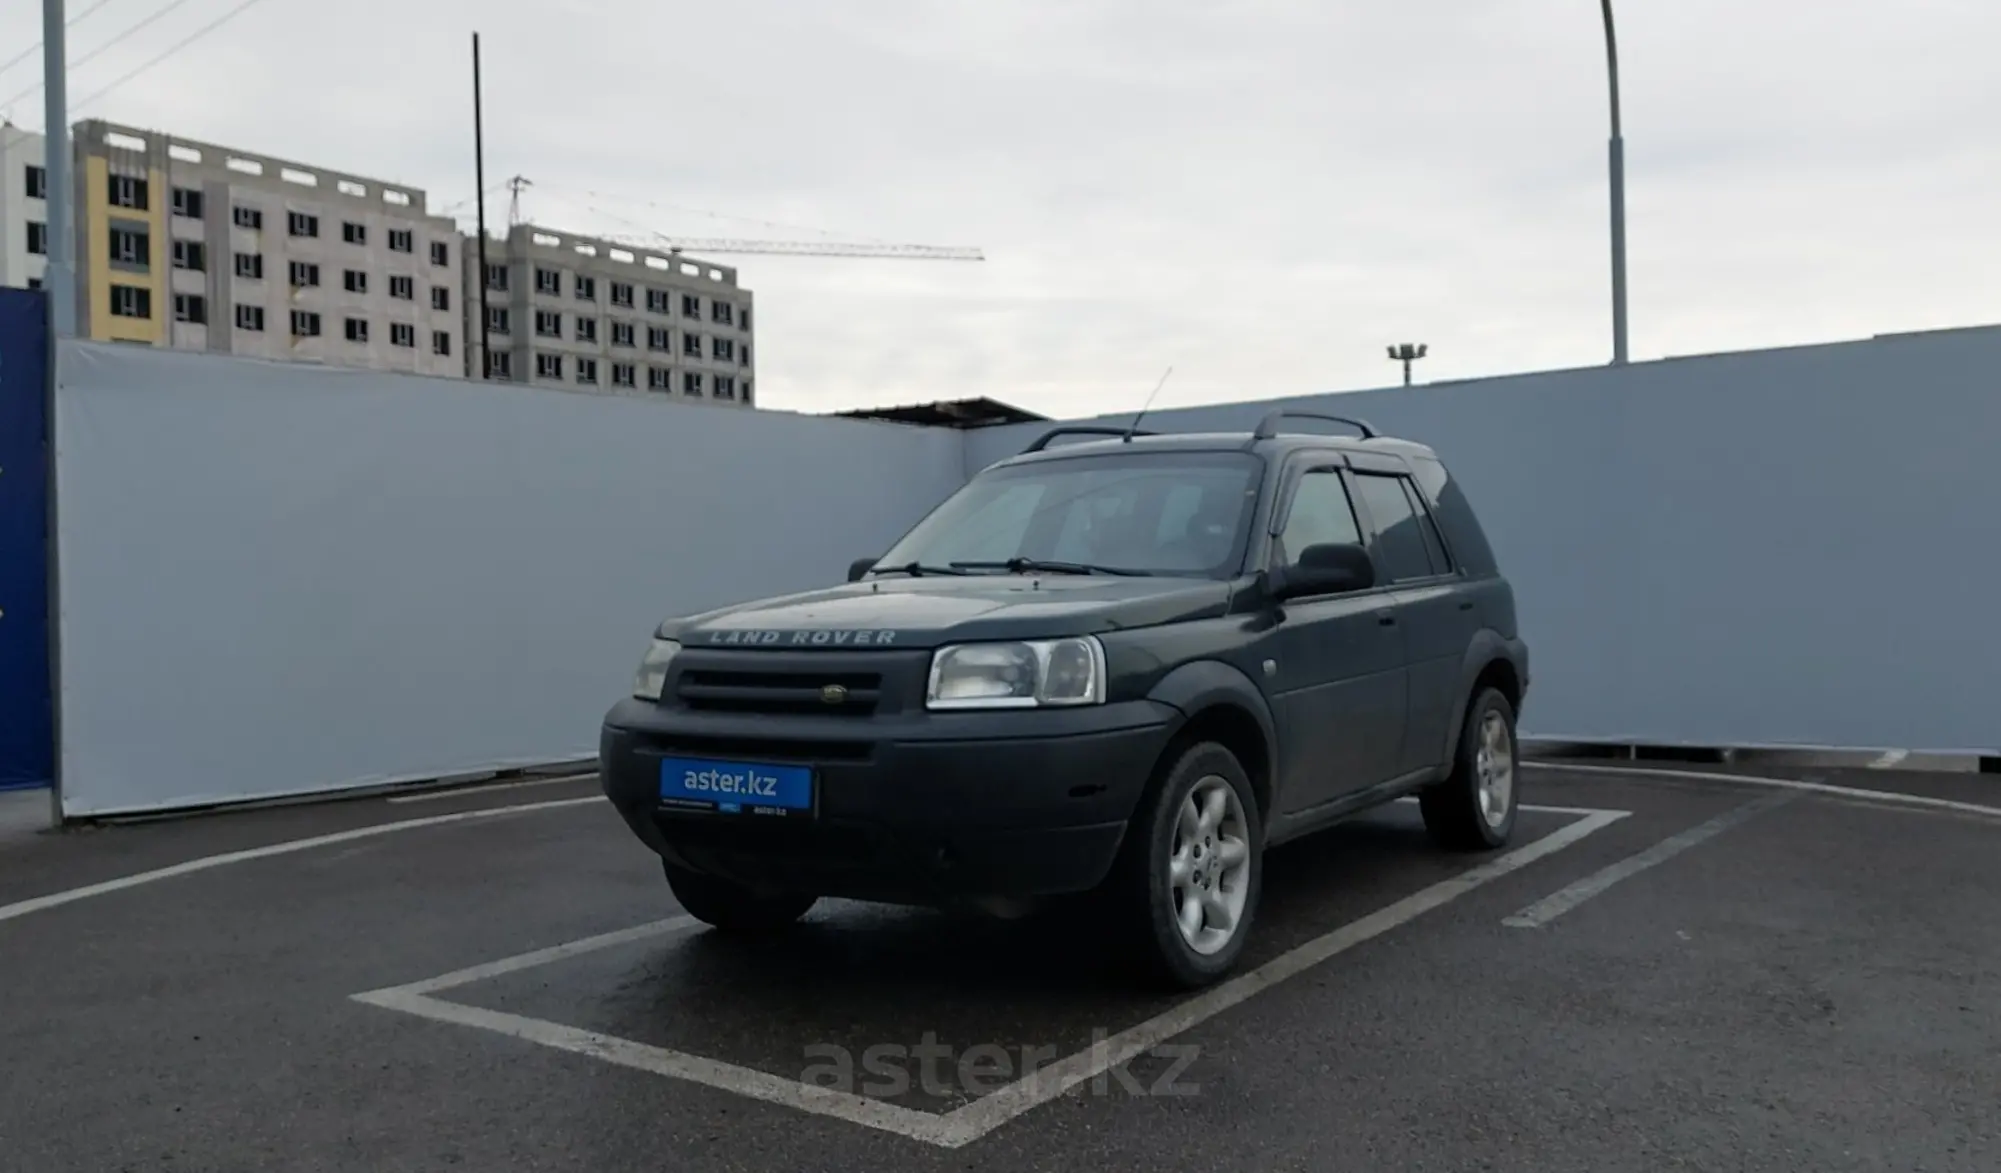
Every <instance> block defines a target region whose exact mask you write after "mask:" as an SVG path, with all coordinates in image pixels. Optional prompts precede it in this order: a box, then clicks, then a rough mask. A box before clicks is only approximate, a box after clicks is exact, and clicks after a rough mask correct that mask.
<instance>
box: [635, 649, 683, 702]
mask: <svg viewBox="0 0 2001 1173" xmlns="http://www.w3.org/2000/svg"><path fill="white" fill-rule="evenodd" d="M680 650H681V645H680V644H677V643H675V642H674V641H673V640H671V639H655V640H654V641H653V646H651V647H649V648H647V649H646V657H645V658H644V659H642V660H640V661H639V672H638V674H637V675H635V676H634V677H633V679H632V695H633V696H635V697H637V698H639V699H640V700H643V701H657V700H659V699H660V693H661V691H662V690H664V689H665V688H666V687H667V665H669V664H671V663H673V661H674V654H675V653H676V652H679V651H680Z"/></svg>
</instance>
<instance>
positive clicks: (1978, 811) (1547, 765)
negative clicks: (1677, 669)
mask: <svg viewBox="0 0 2001 1173" xmlns="http://www.w3.org/2000/svg"><path fill="white" fill-rule="evenodd" d="M1522 765H1523V766H1525V767H1527V768H1529V769H1533V770H1553V771H1556V772H1558V773H1564V774H1613V775H1618V776H1620V777H1627V778H1680V779H1682V780H1684V781H1688V780H1693V781H1697V782H1736V783H1738V784H1739V785H1745V786H1776V787H1778V788H1780V789H1782V790H1806V791H1811V792H1813V793H1815V794H1826V795H1830V796H1832V797H1835V798H1857V799H1861V800H1863V801H1865V802H1875V803H1887V804H1889V805H1891V806H1913V807H1923V808H1925V809H1927V810H1940V811H1952V812H1954V813H1956V814H1963V815H1982V816H1984V817H1986V818H1990V819H2001V806H1982V805H1980V804H1979V803H1977V802H1957V801H1955V800H1953V799H1950V798H1933V797H1932V796H1930V795H1928V794H1901V793H1899V792H1897V791H1895V790H1865V789H1863V788H1861V787H1859V786H1836V785H1834V784H1833V783H1830V782H1807V781H1804V780H1802V779H1799V778H1772V777H1767V776H1765V775H1763V774H1722V773H1717V772H1715V771H1713V770H1659V769H1650V768H1648V767H1645V766H1586V765H1572V764H1571V763H1569V762H1523V763H1522ZM1523 809H1525V810H1526V809H1527V808H1526V807H1524V808H1523Z"/></svg>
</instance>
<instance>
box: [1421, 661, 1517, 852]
mask: <svg viewBox="0 0 2001 1173" xmlns="http://www.w3.org/2000/svg"><path fill="white" fill-rule="evenodd" d="M1521 776H1522V767H1521V759H1520V754H1519V752H1518V750H1517V749H1516V741H1515V708H1514V706H1513V705H1511V704H1509V703H1508V698H1507V697H1506V696H1504V695H1502V694H1501V691H1500V690H1499V689H1495V688H1483V689H1481V690H1480V691H1479V692H1477V693H1475V694H1474V695H1473V701H1472V704H1470V705H1469V706H1468V707H1467V709H1466V724H1465V727H1464V728H1462V729H1460V731H1459V747H1458V751H1457V753H1455V754H1454V756H1453V761H1452V774H1451V776H1450V777H1448V778H1446V780H1445V781H1443V782H1440V783H1437V784H1436V785H1434V786H1431V787H1429V788H1427V789H1425V790H1424V791H1422V792H1421V793H1420V794H1419V795H1418V804H1419V806H1420V807H1421V809H1422V810H1423V811H1424V827H1425V830H1427V831H1429V832H1431V837H1432V839H1433V840H1435V841H1436V842H1437V843H1438V845H1439V846H1441V847H1444V848H1447V849H1448V850H1451V851H1491V850H1493V849H1494V848H1497V847H1500V846H1501V845H1503V844H1505V843H1506V842H1507V841H1508V837H1509V836H1510V835H1512V834H1514V830H1515V815H1516V814H1517V812H1518V811H1519V810H1520V802H1519V797H1518V796H1519V794H1520V790H1521V787H1520V785H1519V784H1520V781H1521Z"/></svg>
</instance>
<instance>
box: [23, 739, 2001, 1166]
mask: <svg viewBox="0 0 2001 1173" xmlns="http://www.w3.org/2000/svg"><path fill="white" fill-rule="evenodd" d="M1720 772H1721V771H1718V770H1715V769H1701V770H1695V771H1692V772H1690V771H1683V772H1682V775H1681V776H1662V775H1629V774H1621V773H1612V772H1605V771H1601V770H1591V771H1589V772H1584V771H1581V770H1577V769H1574V768H1571V767H1569V766H1558V767H1554V768H1537V769H1534V770H1531V771H1529V772H1527V774H1526V778H1525V796H1524V801H1525V802H1528V803H1530V804H1534V805H1535V806H1536V807H1538V808H1541V809H1536V810H1531V811H1526V812H1525V813H1524V815H1523V817H1522V820H1521V823H1520V826H1519V828H1518V832H1517V838H1516V840H1515V842H1514V843H1512V844H1511V845H1510V846H1509V848H1507V849H1504V850H1503V851H1500V852H1495V853H1490V854H1487V855H1482V856H1473V857H1465V856H1454V855H1449V854H1446V853H1443V852H1440V851H1439V850H1437V849H1435V848H1433V847H1432V846H1431V845H1430V844H1429V842H1428V841H1427V840H1426V838H1425V836H1424V834H1423V832H1422V829H1421V827H1420V825H1419V823H1418V819H1417V815H1416V812H1415V810H1413V809H1411V808H1410V807H1409V806H1408V805H1399V806H1395V807H1391V808H1388V809H1386V810H1383V811H1380V812H1377V813H1375V814H1373V815H1370V816H1368V817H1366V818H1364V819H1362V820H1359V821H1357V822H1355V823H1352V824H1349V825H1346V826H1343V827H1339V828H1336V829H1334V830H1332V831H1329V832H1327V833H1325V834H1322V835H1320V836H1316V837H1313V838H1309V839H1307V840H1303V841H1300V842H1297V843H1294V844H1290V845H1287V846H1286V847H1284V848H1281V849H1279V850H1278V851H1276V852H1274V853H1273V855H1272V856H1271V858H1270V860H1269V865H1268V870H1267V876H1266V893H1265V897H1266V898H1265V903H1264V907H1263V909H1262V911H1261V913H1260V915H1259V920H1258V923H1257V925H1256V934H1257V935H1256V939H1255V940H1254V942H1253V946H1252V948H1251V950H1250V952H1249V954H1248V955H1247V957H1246V958H1245V964H1244V968H1243V970H1242V971H1241V976H1240V977H1238V978H1236V979H1235V980H1233V981H1231V982H1229V983H1227V984H1225V985H1224V986H1221V987H1217V988H1215V989H1212V990H1211V991H1208V992H1206V993H1203V994H1200V995H1196V996H1188V995H1181V996H1166V995H1162V994H1160V993H1157V992H1148V991H1143V990H1136V989H1134V988H1133V987H1132V986H1131V985H1130V984H1129V983H1128V982H1127V980H1126V978H1125V975H1124V973H1123V972H1122V971H1121V970H1119V969H1118V968H1117V967H1116V966H1113V965H1111V964H1109V963H1108V961H1107V959H1106V957H1105V954H1104V949H1103V947H1102V944H1101V942H1100V940H1099V938H1098V936H1097V935H1096V934H1095V933H1093V931H1092V930H1091V926H1090V924H1089V922H1088V921H1084V920H1079V919H1077V918H1075V917H1071V916H1067V915H1064V914H1061V913H1055V914H1050V915H1045V916H1038V917H1031V918H1029V919H1026V920H1022V921H1017V922H1008V923H1002V922H992V921H986V920H980V919H974V918H969V917H955V916H946V915H942V914H936V913H929V912H922V911H912V910H901V909H893V908H885V907H881V906H869V905H861V904H853V903H846V902H823V904H822V905H821V906H819V907H818V908H816V909H815V910H814V912H813V913H812V914H811V915H810V916H809V917H808V919H807V921H806V922H805V923H804V924H802V925H800V926H799V927H798V928H797V930H796V931H793V932H791V933H788V934H784V935H781V936H779V937H775V938H772V939H770V940H765V941H759V942H731V941H727V940H720V939H718V938H716V937H715V936H713V935H711V934H709V933H707V932H705V931H703V930H701V929H700V928H699V927H697V926H691V925H689V924H687V923H686V922H685V918H683V917H682V916H681V915H680V914H679V910H678V909H676V908H675V906H674V905H673V902H672V900H671V898H670V896H669V894H668V892H667V890H666V887H665V884H664V882H663V881H662V879H661V877H660V872H659V868H658V866H657V863H656V862H655V861H654V860H653V858H652V857H651V856H650V855H648V854H647V853H646V851H645V850H644V849H643V848H641V847H640V846H639V845H638V844H637V843H636V842H635V841H633V840H632V838H631V837H630V835H629V833H628V832H627V831H626V829H625V828H624V826H623V825H622V824H621V823H620V822H619V820H618V819H617V817H616V816H615V815H614V814H613V812H612V811H611V809H610V807H609V806H608V805H607V804H605V803H604V802H603V801H602V800H600V799H597V798H596V797H595V795H596V792H595V790H594V786H595V783H594V782H591V781H589V780H585V781H578V782H568V783H554V784H541V785H538V786H535V787H533V788H525V789H509V790H492V791H479V790H473V791H466V792H463V793H459V794H454V795H451V796H447V797H439V798H432V799H426V800H424V801H419V802H405V803H392V802H389V801H386V800H383V799H369V800H360V801H351V802H342V803H329V804H326V805H321V806H304V807H291V808H286V809H281V810H266V811H254V812H241V813H234V814H223V815H215V816H209V817H203V818H197V819H189V820H184V821H166V822H157V823H150V824H145V825H137V826H120V827H104V828H98V829H94V830H89V831H83V832H66V833H45V834H38V835H28V836H23V835H18V834H16V835H12V836H10V837H9V838H8V839H7V840H6V841H5V842H4V843H0V1054H4V1055H5V1056H6V1063H5V1067H4V1070H5V1072H6V1075H7V1079H6V1081H5V1087H6V1091H5V1094H4V1095H0V1168H7V1169H17V1168H18V1169H22V1170H32V1171H36V1173H40V1171H43V1170H48V1171H57V1170H89V1171H92V1173H97V1171H112V1170H134V1171H138V1170H145V1171H149V1173H150V1171H156V1170H203V1171H222V1170H239V1169H241V1170H250V1169H257V1170H268V1169H301V1170H334V1169H340V1170H349V1169H368V1170H371V1171H383V1173H388V1171H392V1170H438V1169H455V1168H466V1169H479V1170H482V1171H505V1170H591V1171H594V1173H620V1171H624V1170H655V1169H662V1168H671V1169H674V1170H676V1171H677V1173H681V1171H686V1173H710V1171H715V1173H720V1171H724V1170H732V1171H734V1170H755V1171H759V1173H764V1171H771V1173H778V1171H781V1170H782V1171H785V1173H790V1171H792V1170H796V1169H814V1170H828V1171H833V1170H856V1171H861V1170H869V1171H871V1173H873V1171H875V1170H879V1169H882V1168H885V1167H888V1168H896V1169H899V1170H903V1169H912V1170H932V1169H935V1170H941V1171H942V1170H948V1169H949V1170H967V1169H972V1170H992V1171H995V1173H1017V1171H1021V1173H1026V1171H1029V1170H1067V1169H1072V1168H1103V1169H1142V1168H1143V1169H1148V1170H1160V1169H1194V1170H1200V1169H1218V1170H1232V1171H1234V1170H1241V1169H1272V1170H1282V1169H1314V1170H1324V1169H1350V1168H1352V1169H1375V1168H1384V1169H1399V1170H1424V1169H1437V1170H1464V1169H1489V1170H1508V1171H1514V1170H1520V1171H1523V1173H1528V1171H1531V1170H1532V1171H1535V1173H1561V1171H1566V1170H1579V1171H1586V1170H1588V1171H1591V1173H1610V1171H1619V1170H1656V1169H1662V1168H1693V1169H1725V1168H1727V1169H1732V1170H1762V1169H1774V1170H1777V1169H1785V1170H1794V1169H1813V1170H1817V1171H1819V1170H1846V1169H1858V1170H1859V1169H1882V1168H1898V1169H1926V1170H1941V1171H1943V1170H1968V1171H1974V1170H1979V1171H1981V1173H1986V1171H1987V1170H1991V1169H1992V1168H1993V1167H1994V1160H1993V1154H1994V1153H1995V1152H1996V1151H1997V1148H2001V1119H1997V1117H1995V1115H1994V1113H1993V1112H1992V1104H1993V1094H1994V1089H1995V1088H1996V1087H2001V917H1996V916H1995V915H1994V914H1993V893H1994V892H1995V891H1996V890H1997V889H2001V817H1989V816H1983V815H1980V814H1978V813H1975V812H1970V811H1967V810H1964V809H1948V808H1943V807H1939V806H1937V805H1936V804H1934V805H1932V806H1913V805H1910V804H1908V803H1900V802H1898V801H1896V800H1895V799H1893V798H1892V799H1885V798H1880V797H1879V798H1873V799H1867V800H1856V799H1853V798H1852V797H1849V796H1843V795H1840V794H1834V793H1829V792H1826V791H1819V790H1801V789H1797V788H1792V789H1788V788H1784V787H1771V786H1761V785H1756V784H1751V783H1745V782H1737V781H1730V780H1726V779H1724V778H1721V777H1709V776H1707V775H1711V774H1718V773H1720ZM1855 774H1856V775H1858V776H1855V777H1850V776H1848V775H1846V774H1844V775H1842V776H1841V777H1839V779H1838V780H1837V779H1835V778H1833V777H1831V776H1830V775H1828V774H1826V773H1821V774H1801V775H1798V777H1799V778H1800V779H1801V780H1805V781H1817V782H1822V783H1827V784H1838V785H1841V786H1850V787H1857V788H1862V789H1867V790H1873V791H1881V792H1885V793H1887V794H1891V795H1897V794H1910V795H1919V796H1925V797H1947V798H1949V799H1950V800H1951V801H1954V802H1959V803H1962V804H1967V805H1987V806H1993V807H1997V808H2001V788H1997V787H1995V785H1994V781H1993V779H1991V778H1987V779H1983V778H1981V777H1980V776H1978V775H1971V776H1965V777H1961V778H1958V779H1953V780H1946V781H1941V780H1940V779H1938V778H1934V777H1928V776H1921V775H1915V774H1900V773H1897V772H1895V771H1882V770H1870V771H1856V772H1855ZM503 808H511V809H503ZM461 816H463V817H461ZM411 820H425V821H423V822H421V823H413V822H411ZM305 839H312V840H314V842H311V843H308V844H306V845H304V846H296V845H297V844H298V842H299V841H300V840H305ZM288 845H292V846H288ZM259 851H263V852H264V853H263V854H256V853H257V852H259ZM229 853H235V858H233V859H230V860H225V861H217V857H218V856H222V855H225V854H229ZM246 853H247V854H246ZM190 863H194V864H196V866H194V867H192V868H189V867H185V866H183V865H188V864H190ZM174 868H179V869H180V870H176V871H171V872H169V873H168V874H165V875H160V876H158V878H153V879H146V880H142V881H140V882H136V883H128V884H123V885H122V886H120V880H121V878H123V877H131V876H134V875H139V874H143V873H148V872H154V871H156V870H158V869H174ZM85 885H103V886H104V887H102V888H101V889H100V890H97V891H95V892H92V893H87V894H82V895H78V894H76V891H75V890H76V889H78V888H79V887H81V886H85ZM65 894H69V895H67V896H65ZM52 896H54V897H59V898H62V899H61V900H59V901H56V902H51V901H49V900H47V899H45V898H48V897H52ZM31 900H33V901H39V903H37V904H33V905H24V904H23V903H22V902H24V901H31Z"/></svg>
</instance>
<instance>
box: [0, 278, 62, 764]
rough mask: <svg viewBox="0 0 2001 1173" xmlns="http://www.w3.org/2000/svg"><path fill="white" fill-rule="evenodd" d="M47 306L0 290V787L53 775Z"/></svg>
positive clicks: (31, 296) (23, 293)
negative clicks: (45, 393) (45, 397)
mask: <svg viewBox="0 0 2001 1173" xmlns="http://www.w3.org/2000/svg"><path fill="white" fill-rule="evenodd" d="M47 313H48V305H47V301H46V299H45V298H44V296H43V295H42V293H41V292H39V291H35V290H26V289H0V790H16V789H20V788H23V787H29V786H47V785H48V784H49V782H50V780H51V779H52V778H54V777H55V735H54V729H55V711H54V706H53V705H52V704H51V702H50V698H49V532H48V520H49V498H48V478H47V472H48V454H47V451H46V449H45V447H44V439H43V437H44V426H43V425H44V418H43V401H42V395H43V380H44V379H45V378H47V376H48V364H49V354H48V332H47V326H46V320H47V319H46V315H47Z"/></svg>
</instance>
